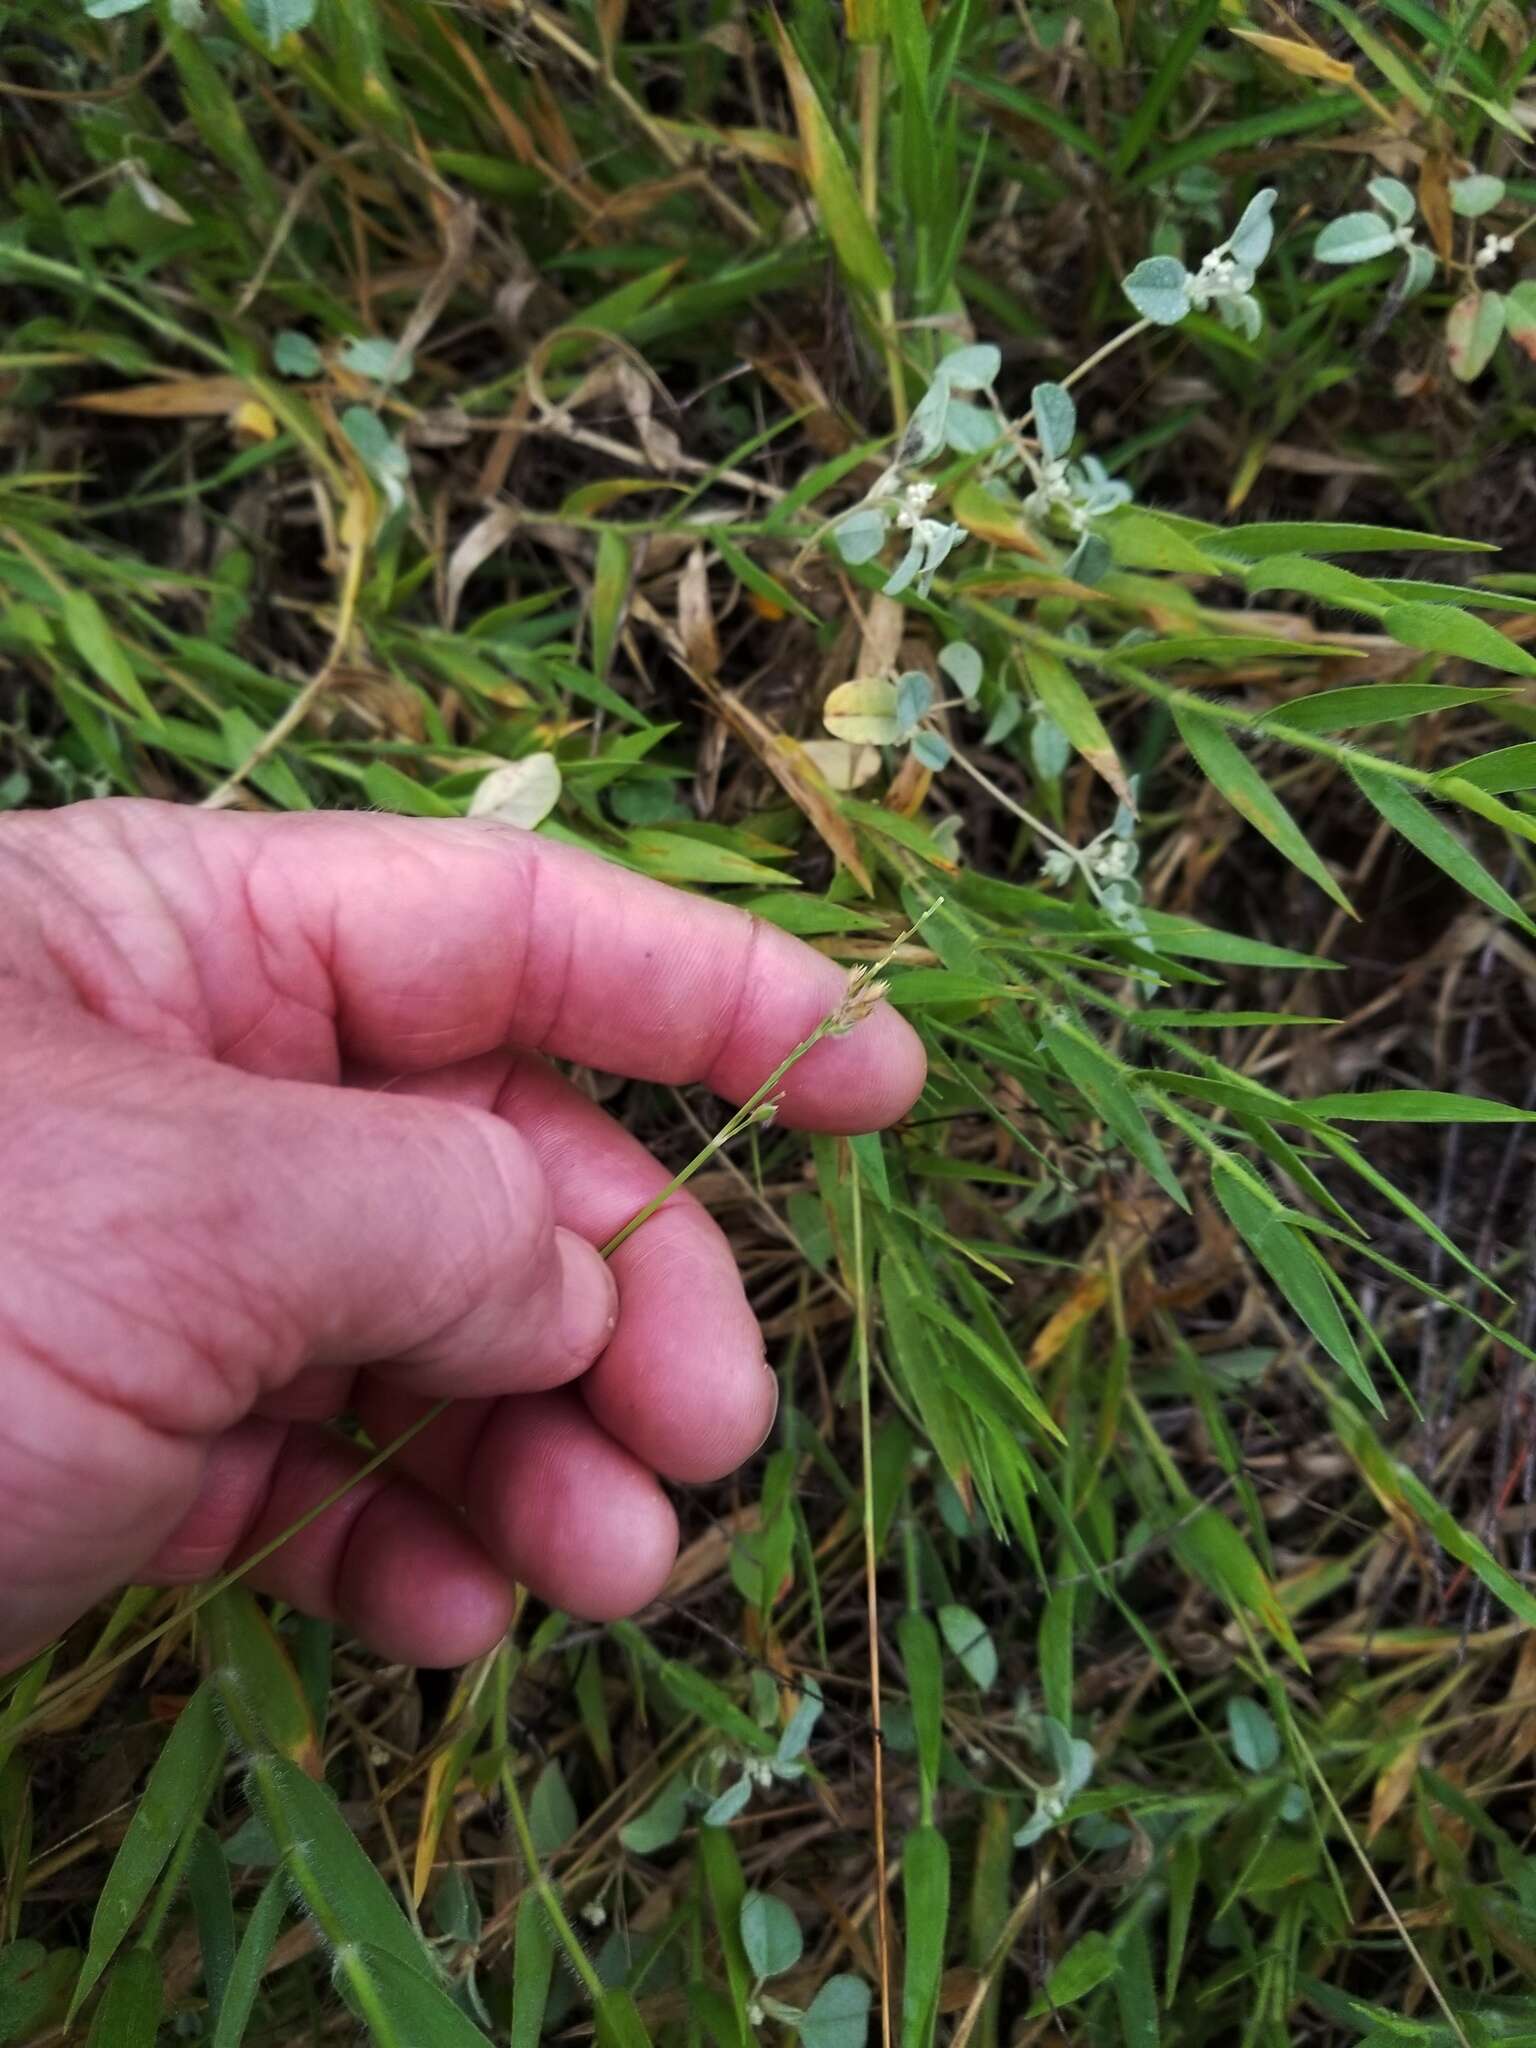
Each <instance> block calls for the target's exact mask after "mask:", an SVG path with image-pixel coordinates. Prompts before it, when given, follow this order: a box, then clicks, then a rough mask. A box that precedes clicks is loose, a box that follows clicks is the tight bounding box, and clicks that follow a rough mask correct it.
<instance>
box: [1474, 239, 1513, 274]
mask: <svg viewBox="0 0 1536 2048" xmlns="http://www.w3.org/2000/svg"><path fill="white" fill-rule="evenodd" d="M1514 246H1515V238H1514V236H1513V235H1485V236H1484V237H1483V246H1482V247H1481V248H1480V249H1479V250H1478V252H1477V255H1476V257H1475V258H1474V259H1473V260H1474V262H1475V263H1476V265H1477V267H1478V269H1479V270H1486V269H1487V268H1488V266H1489V264H1490V263H1497V262H1498V260H1499V258H1500V257H1501V256H1507V255H1508V254H1509V253H1510V251H1511V250H1512V249H1513V248H1514Z"/></svg>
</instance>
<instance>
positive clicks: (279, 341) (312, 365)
mask: <svg viewBox="0 0 1536 2048" xmlns="http://www.w3.org/2000/svg"><path fill="white" fill-rule="evenodd" d="M272 361H273V364H274V365H275V367H276V369H277V371H278V374H279V375H280V376H283V377H318V376H319V374H320V372H321V371H322V370H323V369H324V368H325V358H324V357H323V356H322V355H321V353H320V351H319V349H317V348H316V347H315V344H314V343H313V342H312V341H311V340H310V338H309V336H308V335H307V334H301V333H300V332H299V330H298V329H297V328H296V327H285V328H284V329H283V331H282V333H281V334H279V335H277V336H276V337H275V339H274V340H273V343H272Z"/></svg>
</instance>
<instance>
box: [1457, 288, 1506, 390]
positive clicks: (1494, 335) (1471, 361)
mask: <svg viewBox="0 0 1536 2048" xmlns="http://www.w3.org/2000/svg"><path fill="white" fill-rule="evenodd" d="M1503 332H1504V301H1503V298H1502V297H1501V296H1500V294H1499V293H1498V292H1468V293H1467V294H1466V296H1465V297H1464V298H1460V299H1458V300H1457V301H1456V303H1455V305H1454V306H1452V308H1451V310H1450V312H1449V313H1447V314H1446V316H1445V352H1446V354H1447V355H1448V356H1449V357H1450V361H1451V374H1452V375H1453V376H1454V377H1457V378H1459V379H1460V381H1461V382H1462V383H1463V384H1470V383H1471V382H1472V380H1473V378H1474V377H1480V376H1481V375H1482V374H1483V372H1484V370H1486V369H1487V367H1488V364H1489V361H1490V360H1491V358H1492V356H1493V352H1494V350H1495V349H1496V348H1497V347H1498V345H1499V336H1500V335H1501V334H1502V333H1503Z"/></svg>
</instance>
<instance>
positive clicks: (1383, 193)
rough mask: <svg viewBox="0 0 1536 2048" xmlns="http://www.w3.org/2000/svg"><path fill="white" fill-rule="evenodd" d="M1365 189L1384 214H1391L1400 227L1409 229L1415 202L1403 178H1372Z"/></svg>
mask: <svg viewBox="0 0 1536 2048" xmlns="http://www.w3.org/2000/svg"><path fill="white" fill-rule="evenodd" d="M1365 189H1366V191H1367V192H1369V193H1370V195H1371V197H1372V198H1373V199H1374V200H1375V202H1376V204H1377V205H1378V206H1379V207H1380V208H1381V210H1382V212H1383V213H1390V214H1391V216H1392V218H1393V219H1394V220H1395V221H1396V222H1397V224H1398V226H1399V227H1403V228H1405V227H1407V225H1408V223H1409V221H1411V220H1412V219H1413V204H1414V202H1413V194H1412V193H1411V192H1410V191H1409V189H1408V187H1407V186H1406V185H1405V184H1404V183H1403V181H1402V179H1401V178H1372V180H1371V182H1370V183H1369V185H1367V186H1366V188H1365Z"/></svg>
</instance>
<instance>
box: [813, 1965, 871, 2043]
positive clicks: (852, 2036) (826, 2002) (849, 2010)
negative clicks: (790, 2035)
mask: <svg viewBox="0 0 1536 2048" xmlns="http://www.w3.org/2000/svg"><path fill="white" fill-rule="evenodd" d="M869 2007H870V1991H869V1986H868V1985H867V1984H866V1983H865V1982H864V1980H863V1978H862V1977H829V1978H828V1979H827V1981H826V1983H825V1984H823V1985H822V1987H821V1989H820V1990H819V1991H818V1992H817V1994H816V1996H815V1997H814V1998H813V1999H812V2000H811V2002H810V2004H809V2006H807V2008H806V2010H805V2011H804V2012H803V2013H802V2014H801V2015H800V2043H801V2048H865V2038H866V2036H867V2034H868V2032H869Z"/></svg>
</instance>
